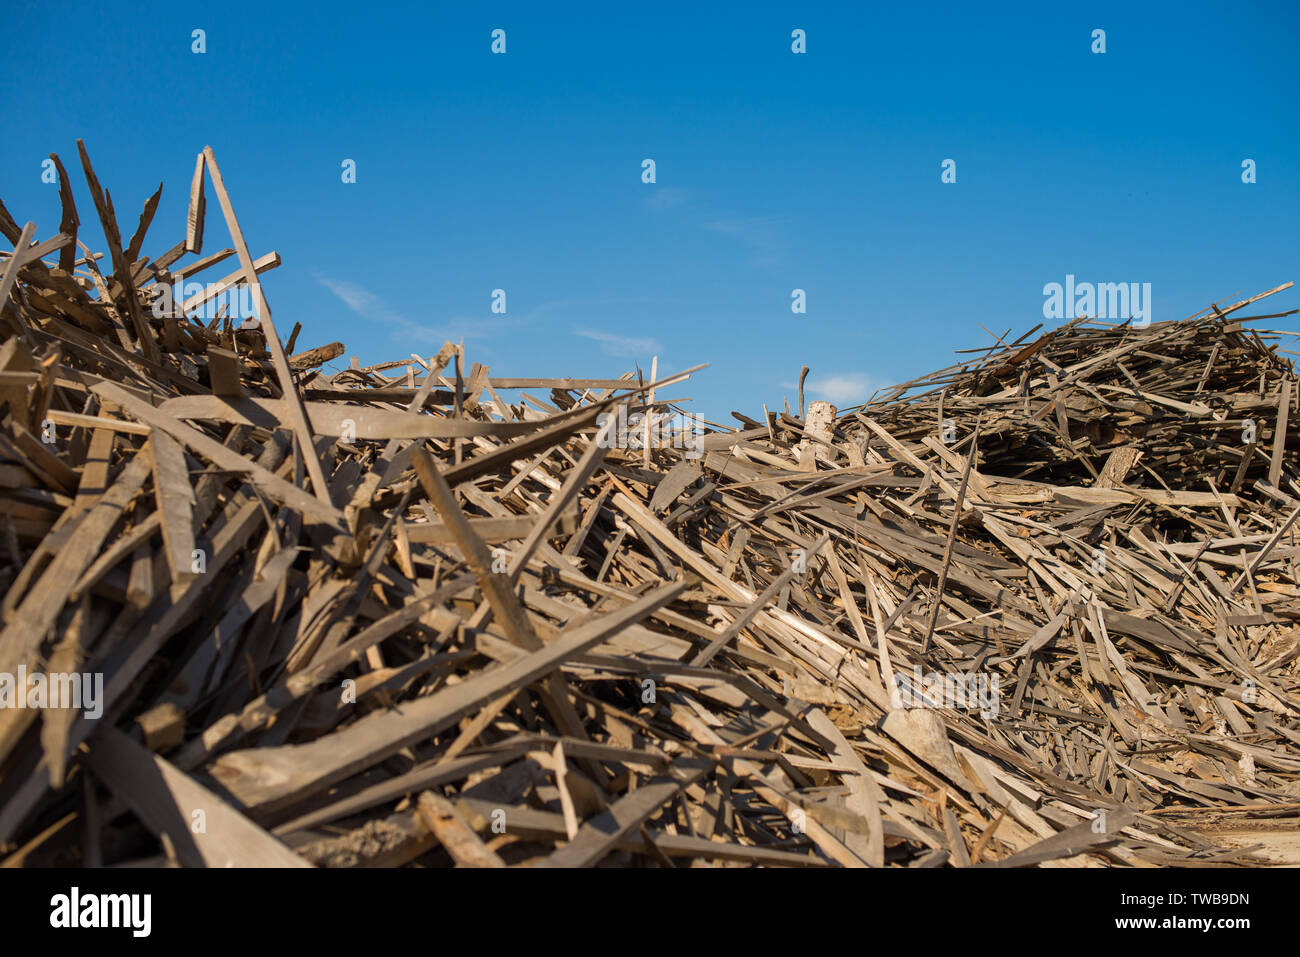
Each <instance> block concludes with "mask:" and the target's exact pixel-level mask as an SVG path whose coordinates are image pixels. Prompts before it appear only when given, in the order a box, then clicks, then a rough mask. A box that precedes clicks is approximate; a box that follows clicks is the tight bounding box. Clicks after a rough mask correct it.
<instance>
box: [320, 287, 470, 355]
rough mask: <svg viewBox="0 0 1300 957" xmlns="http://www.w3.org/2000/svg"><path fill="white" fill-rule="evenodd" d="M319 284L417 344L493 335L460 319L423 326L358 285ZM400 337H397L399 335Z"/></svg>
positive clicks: (358, 310) (355, 310)
mask: <svg viewBox="0 0 1300 957" xmlns="http://www.w3.org/2000/svg"><path fill="white" fill-rule="evenodd" d="M315 278H316V281H317V282H318V283H320V284H321V285H322V286H324V287H325V288H326V289H328V290H329V291H330V292H332V293H333V294H334V295H335V296H337V297H338V299H339V301H341V302H342V303H343V304H344V305H345V306H347V307H348V308H349V309H351V310H352V311H353V312H355V313H356V314H357V315H359V316H361V317H362V318H363V319H369V320H370V321H371V322H380V323H384V324H386V325H389V326H395V327H396V328H397V330H400V331H401V333H402V335H403V336H404V337H408V338H410V339H413V340H414V341H416V342H433V343H442V342H444V341H446V340H448V339H451V340H456V339H462V338H464V339H472V338H486V337H488V336H490V335H492V331H491V330H490V329H488V328H485V327H484V325H483V323H482V321H481V320H478V321H476V320H474V319H472V318H469V317H465V316H456V317H453V318H451V319H448V320H444V321H443V322H440V323H438V324H436V325H435V324H433V323H428V324H426V323H420V322H415V321H413V320H411V319H408V318H407V317H406V316H405V315H403V314H402V313H400V312H398V311H397V310H396V309H393V308H392V307H391V306H389V305H388V304H387V303H386V302H384V300H383V299H381V298H380V297H379V296H377V295H375V294H374V293H372V292H371V291H370V290H368V289H365V288H363V287H361V286H358V285H357V284H356V283H353V282H347V281H345V280H341V279H330V278H329V277H328V276H321V275H317V276H316V277H315ZM395 334H396V333H395Z"/></svg>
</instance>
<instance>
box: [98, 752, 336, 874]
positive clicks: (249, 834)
mask: <svg viewBox="0 0 1300 957" xmlns="http://www.w3.org/2000/svg"><path fill="white" fill-rule="evenodd" d="M90 753H91V758H90V762H91V766H92V767H93V768H94V769H95V773H96V774H97V775H98V776H99V777H101V778H102V779H103V780H104V781H106V782H107V783H108V785H109V787H111V788H112V789H113V791H114V792H115V793H116V794H117V795H118V796H119V797H120V798H121V799H122V800H123V801H124V802H126V804H127V805H128V806H129V807H130V808H131V809H132V810H133V811H135V813H136V814H138V815H139V816H140V819H141V820H142V821H144V822H145V824H146V825H147V826H148V827H149V829H150V830H151V831H153V832H154V833H155V834H157V835H160V836H161V835H163V834H166V835H167V836H168V837H170V838H171V841H172V846H173V847H175V848H176V854H177V856H178V857H179V858H180V861H181V863H182V864H184V865H185V866H187V867H310V866H311V865H310V864H308V863H307V862H306V861H305V860H303V859H302V858H301V857H300V856H298V855H297V854H295V853H293V852H292V851H291V850H289V849H288V848H287V847H285V846H284V845H283V844H281V843H280V842H279V841H277V840H276V839H275V838H274V837H272V836H271V835H270V834H268V833H266V831H263V830H262V829H261V828H260V827H258V826H257V825H256V824H254V823H253V822H252V821H250V820H249V819H248V818H246V817H244V816H243V815H242V814H240V813H239V812H238V811H236V810H235V809H234V808H232V807H231V806H230V805H229V804H227V803H226V802H225V801H223V800H222V799H221V798H219V797H218V796H217V795H216V794H213V793H212V792H211V791H209V790H208V789H207V788H204V787H201V786H200V785H198V784H196V783H195V782H194V780H193V779H192V778H190V777H189V776H188V775H186V774H184V773H182V772H181V771H178V770H177V769H176V768H174V767H172V765H170V764H168V763H167V761H165V760H164V759H163V758H160V757H158V756H157V755H154V754H150V753H149V752H148V751H146V750H145V749H144V748H142V747H140V745H138V744H136V743H135V742H134V741H132V740H131V739H130V738H128V737H127V736H126V735H124V734H122V732H120V731H118V730H117V729H116V728H104V729H102V730H101V731H100V732H99V734H98V735H96V736H95V739H94V743H93V746H92V748H91V752H90ZM196 824H201V825H202V827H197V826H195V825H196Z"/></svg>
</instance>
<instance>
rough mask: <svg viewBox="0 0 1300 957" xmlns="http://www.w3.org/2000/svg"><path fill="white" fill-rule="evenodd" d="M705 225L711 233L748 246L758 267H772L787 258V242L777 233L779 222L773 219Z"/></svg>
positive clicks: (737, 220) (719, 221)
mask: <svg viewBox="0 0 1300 957" xmlns="http://www.w3.org/2000/svg"><path fill="white" fill-rule="evenodd" d="M703 225H704V228H705V229H707V230H708V231H709V232H712V233H717V234H719V235H721V236H729V237H730V238H732V239H735V240H737V241H739V242H741V243H744V244H745V245H746V246H748V247H749V248H750V250H751V251H752V252H753V253H754V262H755V264H756V265H760V266H771V265H775V264H776V263H779V262H780V261H781V260H782V259H784V258H785V252H786V243H785V240H784V239H783V238H782V236H781V234H780V233H779V232H778V231H777V228H776V227H777V221H776V220H775V219H773V218H771V217H759V218H752V219H716V220H714V221H713V222H710V223H704V224H703Z"/></svg>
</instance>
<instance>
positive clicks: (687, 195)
mask: <svg viewBox="0 0 1300 957" xmlns="http://www.w3.org/2000/svg"><path fill="white" fill-rule="evenodd" d="M692 195H693V194H692V193H691V191H690V190H687V189H682V188H681V187H680V186H654V187H652V189H651V192H650V195H649V196H647V197H646V199H645V204H646V205H647V206H649V207H650V208H651V209H653V210H662V209H674V208H676V207H678V206H684V205H685V204H686V203H687V202H688V201H689V200H690V199H691V198H692Z"/></svg>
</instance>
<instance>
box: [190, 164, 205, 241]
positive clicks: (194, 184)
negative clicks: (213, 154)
mask: <svg viewBox="0 0 1300 957" xmlns="http://www.w3.org/2000/svg"><path fill="white" fill-rule="evenodd" d="M206 159H207V151H206V150H205V151H204V152H202V153H200V154H199V155H198V158H197V159H196V160H195V161H194V178H193V179H192V180H191V181H190V207H189V211H188V212H187V213H186V216H185V251H186V252H187V253H194V254H196V255H197V254H198V253H201V252H203V224H204V221H205V220H206V219H207V201H206V199H205V197H204V195H203V173H204V166H205V163H206Z"/></svg>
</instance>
